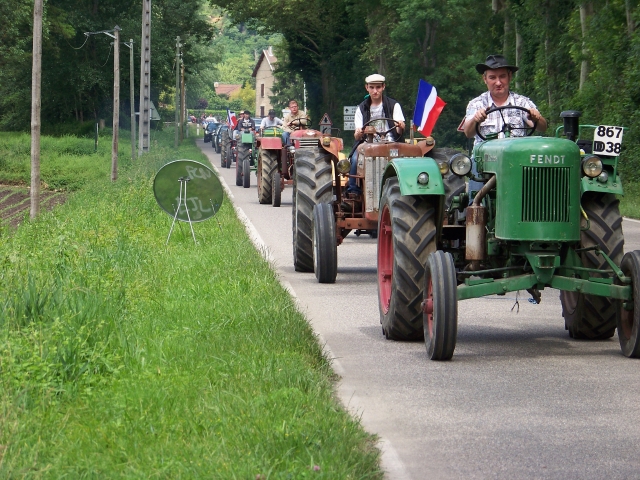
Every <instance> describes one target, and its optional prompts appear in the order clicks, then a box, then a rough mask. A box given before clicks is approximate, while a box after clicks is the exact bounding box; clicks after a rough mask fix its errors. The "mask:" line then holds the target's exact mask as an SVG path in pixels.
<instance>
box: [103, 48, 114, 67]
mask: <svg viewBox="0 0 640 480" xmlns="http://www.w3.org/2000/svg"><path fill="white" fill-rule="evenodd" d="M112 49H113V43H112V44H111V45H110V46H109V55H108V56H107V61H106V62H104V63H103V64H102V65H100V68H102V67H104V66H105V65H106V64H107V62H108V61H109V58H111V50H112Z"/></svg>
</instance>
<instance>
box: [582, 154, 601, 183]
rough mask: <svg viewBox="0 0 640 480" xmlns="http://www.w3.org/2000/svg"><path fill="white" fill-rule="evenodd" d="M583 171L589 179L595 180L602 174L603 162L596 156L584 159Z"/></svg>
mask: <svg viewBox="0 0 640 480" xmlns="http://www.w3.org/2000/svg"><path fill="white" fill-rule="evenodd" d="M582 171H583V172H584V174H585V175H586V176H587V177H591V178H595V177H597V176H598V175H600V174H601V173H602V160H600V158H598V157H596V156H595V155H589V156H588V157H584V158H583V159H582Z"/></svg>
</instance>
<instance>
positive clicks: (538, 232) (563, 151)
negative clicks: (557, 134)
mask: <svg viewBox="0 0 640 480" xmlns="http://www.w3.org/2000/svg"><path fill="white" fill-rule="evenodd" d="M474 158H475V161H476V164H477V168H478V172H479V173H483V174H487V173H492V174H495V176H496V199H495V201H496V224H495V235H496V237H497V238H499V239H504V240H523V241H529V240H531V241H534V240H536V241H575V240H578V239H579V238H580V177H581V173H580V162H581V159H580V149H579V147H578V145H576V144H575V143H574V142H571V141H569V140H566V139H562V138H547V137H512V138H503V139H498V140H489V141H486V142H483V143H481V144H480V145H479V146H478V147H477V148H476V149H475V151H474ZM484 176H485V178H486V177H487V175H484Z"/></svg>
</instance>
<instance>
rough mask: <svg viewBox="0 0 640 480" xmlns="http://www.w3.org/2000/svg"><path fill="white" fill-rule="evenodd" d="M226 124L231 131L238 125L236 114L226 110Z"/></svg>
mask: <svg viewBox="0 0 640 480" xmlns="http://www.w3.org/2000/svg"><path fill="white" fill-rule="evenodd" d="M227 123H228V124H229V125H230V126H231V129H232V130H233V129H234V128H236V125H238V119H237V118H236V112H232V111H231V110H229V109H228V108H227Z"/></svg>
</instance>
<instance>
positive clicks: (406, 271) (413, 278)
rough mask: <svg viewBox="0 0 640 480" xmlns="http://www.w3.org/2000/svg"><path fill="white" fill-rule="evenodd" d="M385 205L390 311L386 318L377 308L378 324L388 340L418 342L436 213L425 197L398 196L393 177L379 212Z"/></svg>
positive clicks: (421, 325) (384, 191)
mask: <svg viewBox="0 0 640 480" xmlns="http://www.w3.org/2000/svg"><path fill="white" fill-rule="evenodd" d="M385 204H388V205H389V213H390V216H391V227H392V235H393V239H392V241H393V252H394V266H393V272H392V284H391V299H390V303H389V311H388V312H387V314H385V313H384V311H383V310H382V306H380V322H381V323H382V328H383V329H384V331H385V334H386V336H387V338H390V339H394V340H420V339H423V338H424V329H423V322H422V308H421V303H422V300H423V296H424V269H425V265H426V261H427V258H428V256H429V254H430V253H431V252H433V251H435V250H436V226H435V218H436V210H435V207H434V205H433V204H432V203H431V202H430V201H429V200H428V199H427V198H426V197H420V196H409V195H408V196H403V195H401V193H400V185H399V183H398V179H397V178H396V177H393V178H390V179H388V180H387V181H386V183H385V187H384V189H383V194H382V199H381V202H380V206H381V208H380V210H382V206H383V205H385Z"/></svg>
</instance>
